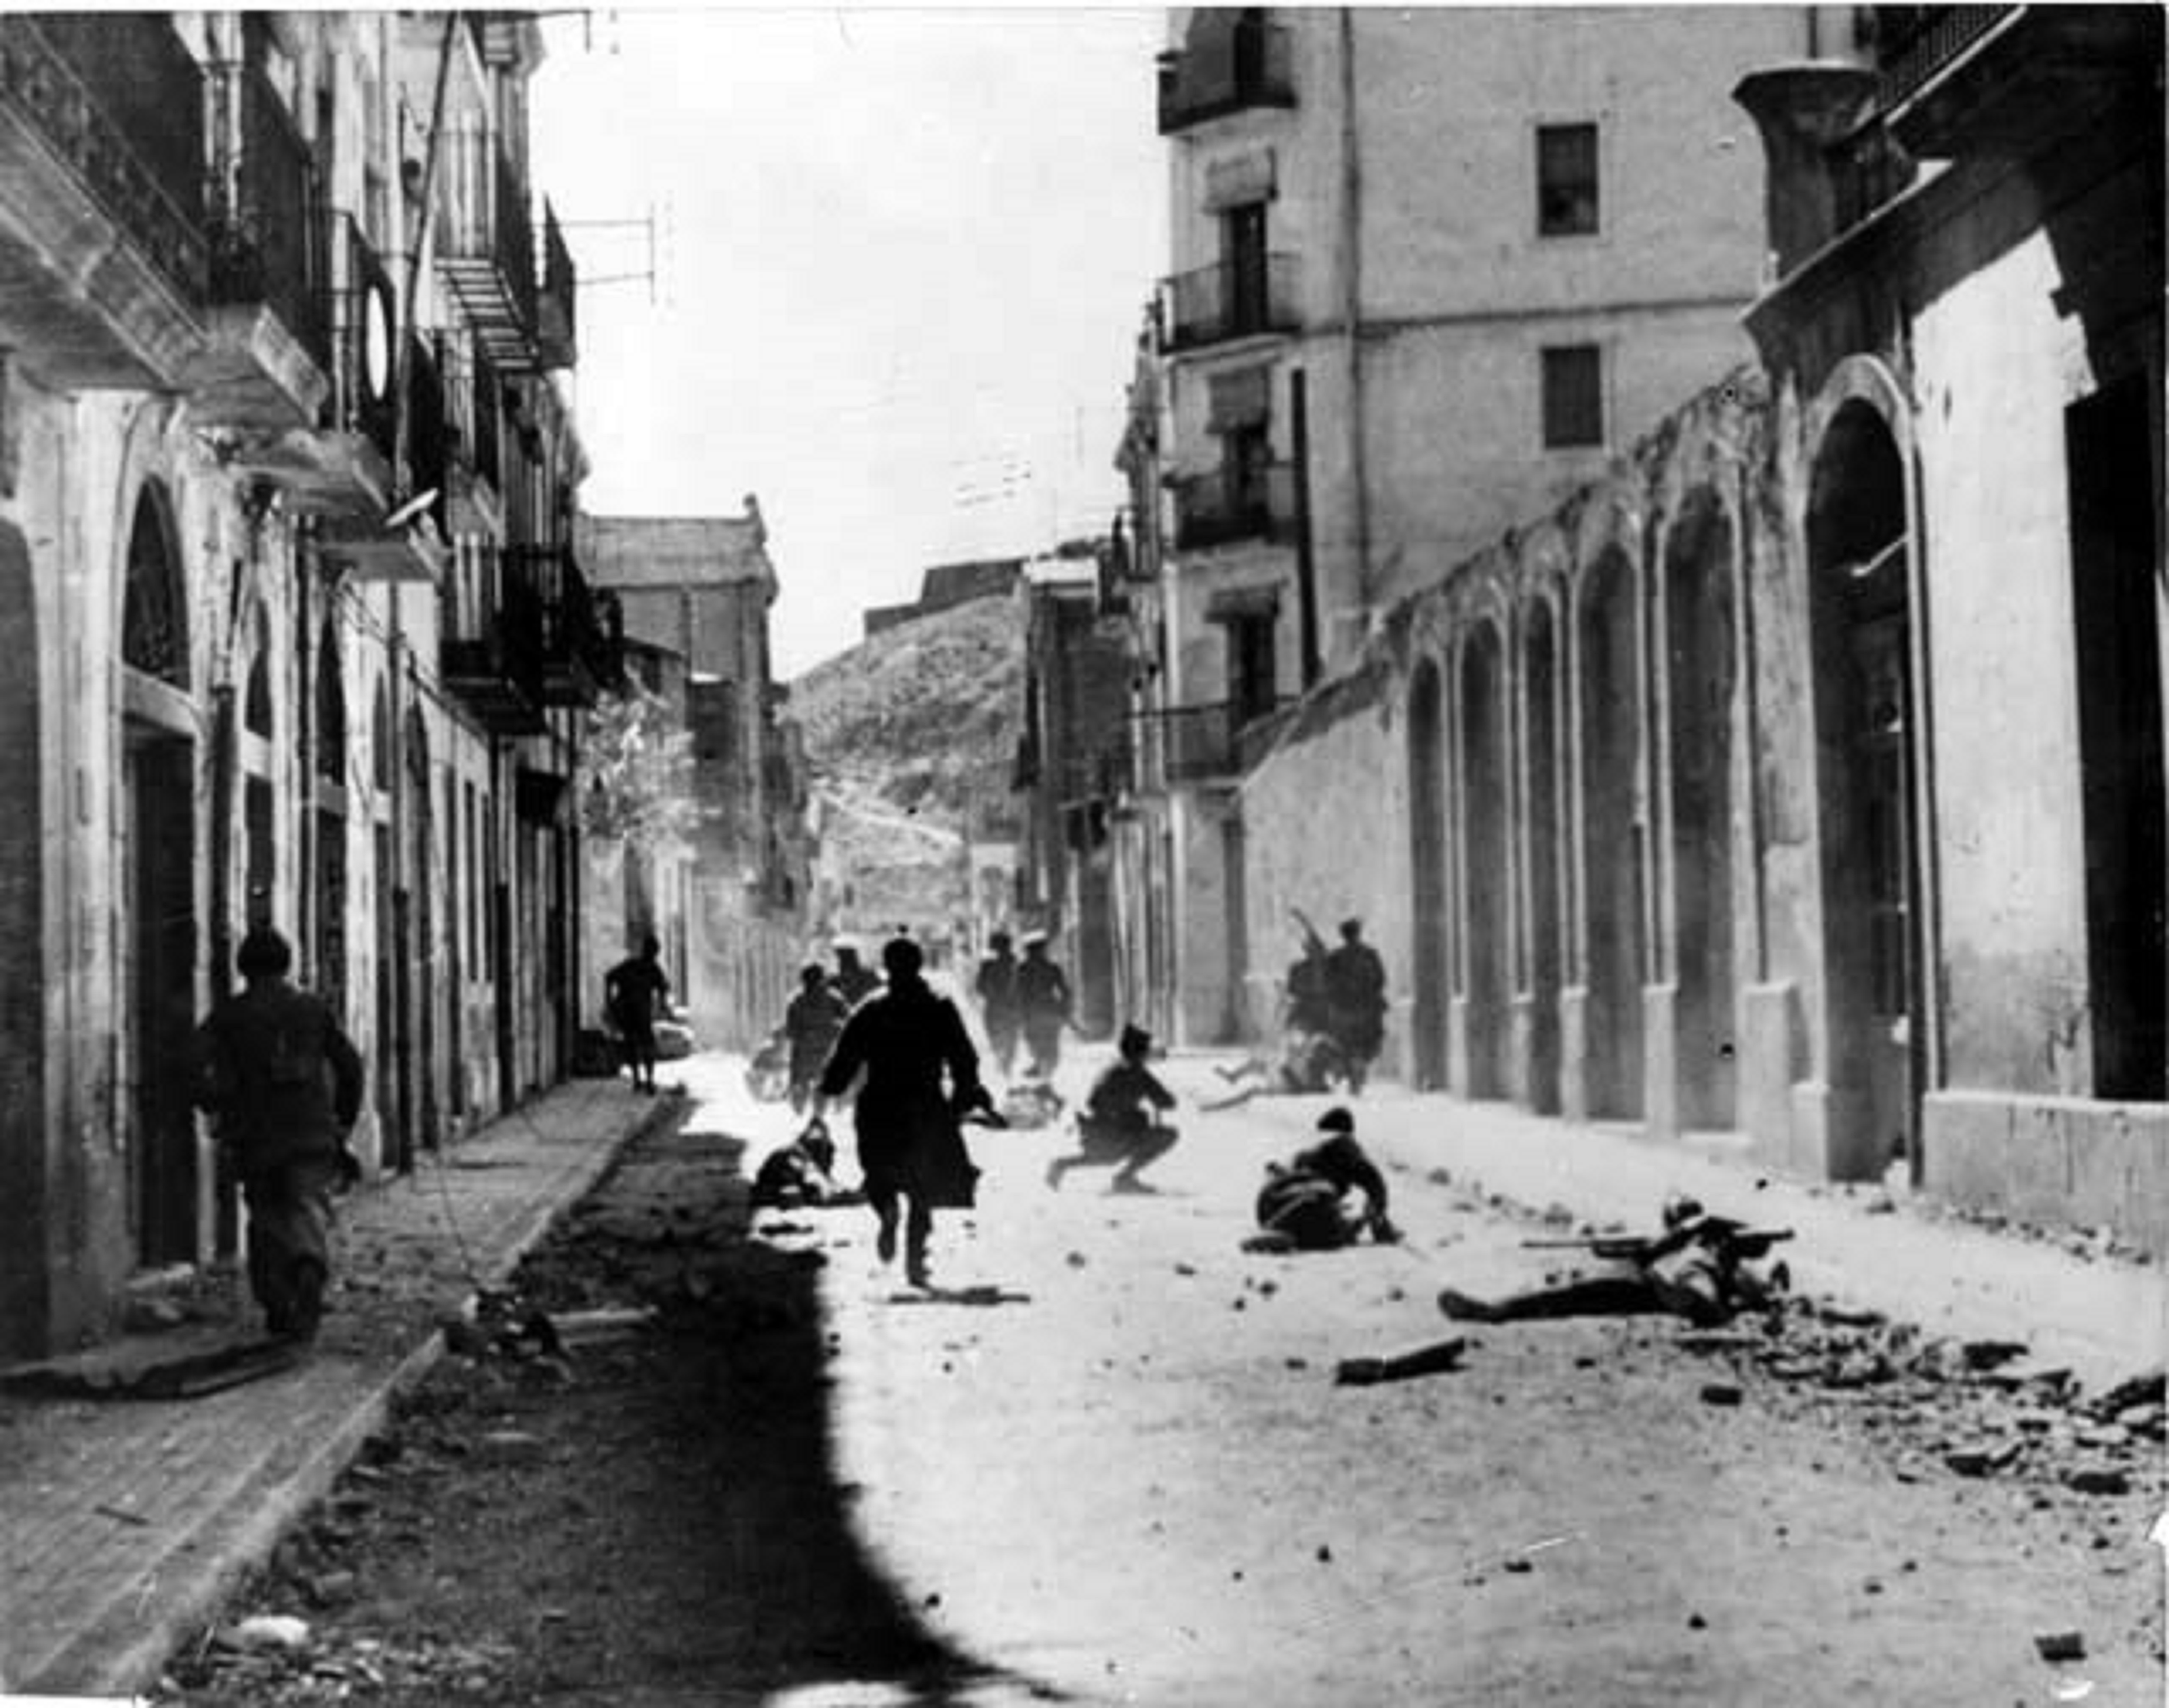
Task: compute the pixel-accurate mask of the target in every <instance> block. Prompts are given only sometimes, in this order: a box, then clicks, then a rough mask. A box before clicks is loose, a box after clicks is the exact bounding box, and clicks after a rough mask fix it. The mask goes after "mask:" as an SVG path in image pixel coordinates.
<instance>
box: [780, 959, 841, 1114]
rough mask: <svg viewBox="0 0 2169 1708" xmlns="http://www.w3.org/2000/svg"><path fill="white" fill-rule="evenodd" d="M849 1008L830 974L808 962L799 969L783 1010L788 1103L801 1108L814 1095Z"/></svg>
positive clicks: (794, 1107)
mask: <svg viewBox="0 0 2169 1708" xmlns="http://www.w3.org/2000/svg"><path fill="white" fill-rule="evenodd" d="M850 1017H851V1011H850V1008H849V1006H847V1005H846V1004H845V1001H844V998H843V996H842V994H841V993H840V992H839V991H838V990H837V989H836V987H834V985H832V984H830V983H829V975H828V974H827V973H826V972H825V971H823V970H822V968H821V967H819V966H816V965H813V964H812V963H808V964H807V966H804V967H802V968H801V969H800V970H799V973H798V994H797V996H795V997H793V998H791V1001H790V1003H789V1005H788V1006H786V1008H785V1009H784V1011H783V1034H784V1036H785V1037H786V1039H788V1040H790V1044H791V1108H792V1109H803V1108H805V1107H806V1104H807V1101H808V1100H809V1099H811V1098H812V1097H813V1088H814V1086H815V1085H816V1084H817V1083H819V1080H820V1077H821V1070H822V1069H823V1067H827V1066H828V1065H829V1051H831V1050H833V1049H834V1048H835V1047H836V1040H837V1039H838V1038H839V1036H840V1035H842V1033H843V1030H844V1022H845V1021H846V1020H848V1019H850Z"/></svg>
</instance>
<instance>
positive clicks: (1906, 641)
mask: <svg viewBox="0 0 2169 1708" xmlns="http://www.w3.org/2000/svg"><path fill="white" fill-rule="evenodd" d="M1807 522H1808V525H1807V537H1808V575H1809V621H1810V624H1811V625H1812V630H1813V636H1814V639H1813V647H1814V658H1815V758H1816V780H1817V804H1818V809H1819V815H1820V844H1821V847H1820V859H1821V875H1822V888H1823V907H1822V930H1823V1003H1824V1009H1825V1014H1826V1016H1827V1019H1826V1025H1827V1027H1828V1035H1829V1040H1830V1064H1829V1068H1828V1075H1829V1080H1830V1088H1831V1108H1830V1110H1829V1113H1828V1116H1827V1120H1828V1131H1829V1132H1830V1134H1831V1168H1832V1169H1833V1171H1834V1172H1836V1173H1840V1174H1842V1175H1850V1176H1859V1177H1866V1176H1872V1175H1875V1174H1879V1173H1881V1172H1882V1171H1883V1169H1884V1167H1886V1166H1887V1165H1888V1164H1889V1162H1890V1160H1891V1159H1892V1158H1893V1157H1899V1156H1910V1155H1911V1154H1912V1152H1913V1148H1914V1134H1915V1131H1916V1125H1915V1122H1916V1107H1917V1105H1916V1084H1917V1079H1918V1076H1917V1074H1916V1071H1915V1067H1914V1052H1915V1050H1916V1047H1917V1045H1918V1043H1919V1041H1920V1040H1919V1039H1918V1037H1917V1032H1918V1028H1917V1026H1916V1018H1917V1017H1918V1015H1919V1014H1920V1004H1919V1002H1918V1000H1917V992H1918V989H1919V983H1918V978H1919V975H1918V969H1917V966H1916V954H1915V944H1914V931H1915V923H1914V922H1915V921H1916V918H1917V917H1918V912H1917V910H1918V905H1919V902H1918V896H1919V879H1918V873H1917V870H1916V829H1915V825H1914V814H1913V779H1914V764H1915V754H1914V751H1913V736H1912V718H1911V673H1910V669H1909V662H1908V661H1909V657H1910V654H1911V640H1912V635H1911V630H1912V612H1911V604H1910V592H1909V588H1908V584H1907V583H1908V577H1909V564H1908V556H1909V554H1908V551H1907V549H1906V525H1905V463H1904V460H1903V457H1902V455H1901V454H1900V450H1899V448H1898V442H1897V439H1895V436H1894V435H1893V434H1892V432H1891V429H1890V426H1889V423H1888V422H1886V421H1885V420H1884V418H1883V416H1882V414H1881V413H1880V412H1879V411H1878V410H1876V408H1875V407H1873V406H1872V405H1871V404H1869V403H1868V402H1864V401H1863V400H1861V399H1858V398H1855V399H1853V400H1852V401H1849V402H1846V403H1844V404H1842V405H1841V407H1839V409H1838V410H1837V412H1836V414H1835V415H1834V416H1833V417H1832V418H1831V423H1830V426H1829V428H1827V429H1826V430H1825V433H1824V434H1823V438H1822V441H1821V443H1820V445H1819V446H1818V447H1817V449H1816V452H1815V466H1814V473H1813V475H1812V477H1811V480H1810V484H1809V494H1808V518H1807Z"/></svg>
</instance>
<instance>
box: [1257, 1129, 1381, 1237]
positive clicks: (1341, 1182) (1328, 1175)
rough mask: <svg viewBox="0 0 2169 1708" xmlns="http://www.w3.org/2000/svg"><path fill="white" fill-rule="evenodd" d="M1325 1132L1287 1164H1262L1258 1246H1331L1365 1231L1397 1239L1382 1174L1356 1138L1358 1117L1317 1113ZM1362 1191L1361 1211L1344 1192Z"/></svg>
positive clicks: (1360, 1235) (1322, 1131) (1360, 1234)
mask: <svg viewBox="0 0 2169 1708" xmlns="http://www.w3.org/2000/svg"><path fill="white" fill-rule="evenodd" d="M1318 1130H1319V1131H1320V1132H1321V1133H1323V1134H1324V1135H1325V1136H1324V1138H1323V1139H1322V1140H1320V1141H1319V1142H1318V1143H1317V1144H1315V1145H1313V1146H1311V1147H1310V1148H1309V1149H1308V1150H1305V1151H1298V1152H1297V1153H1296V1154H1295V1156H1294V1157H1292V1158H1291V1159H1290V1160H1289V1161H1287V1162H1286V1163H1266V1184H1264V1186H1262V1187H1261V1188H1260V1189H1259V1192H1258V1205H1257V1210H1258V1226H1260V1228H1261V1229H1263V1230H1264V1232H1263V1233H1262V1234H1261V1235H1260V1237H1259V1238H1258V1239H1257V1240H1256V1241H1255V1242H1254V1243H1255V1244H1256V1245H1257V1246H1259V1247H1260V1248H1265V1247H1271V1248H1276V1249H1277V1248H1286V1247H1292V1248H1294V1249H1296V1250H1298V1251H1334V1250H1337V1249H1338V1248H1340V1247H1342V1246H1345V1245H1353V1244H1354V1243H1355V1242H1356V1240H1358V1239H1359V1238H1361V1237H1362V1236H1363V1235H1364V1234H1365V1233H1368V1234H1369V1235H1370V1236H1371V1237H1372V1239H1373V1240H1374V1241H1376V1242H1378V1243H1379V1244H1381V1245H1390V1244H1393V1243H1394V1242H1396V1241H1398V1240H1399V1238H1400V1237H1401V1236H1400V1231H1399V1229H1398V1228H1396V1227H1395V1226H1394V1224H1393V1222H1392V1221H1390V1220H1389V1219H1388V1216H1387V1215H1386V1179H1385V1176H1383V1174H1381V1173H1379V1172H1378V1165H1377V1164H1376V1163H1373V1162H1372V1160H1371V1158H1370V1157H1368V1156H1367V1154H1365V1152H1364V1150H1363V1147H1362V1146H1361V1145H1359V1144H1357V1143H1356V1117H1355V1116H1354V1115H1351V1114H1350V1113H1349V1112H1348V1111H1347V1110H1346V1109H1328V1110H1326V1112H1325V1113H1324V1115H1320V1116H1319V1118H1318ZM1351 1192H1357V1193H1361V1194H1362V1199H1363V1203H1362V1208H1361V1209H1360V1210H1357V1209H1352V1208H1351V1207H1350V1206H1349V1205H1348V1203H1347V1198H1348V1195H1349V1194H1350V1193H1351Z"/></svg>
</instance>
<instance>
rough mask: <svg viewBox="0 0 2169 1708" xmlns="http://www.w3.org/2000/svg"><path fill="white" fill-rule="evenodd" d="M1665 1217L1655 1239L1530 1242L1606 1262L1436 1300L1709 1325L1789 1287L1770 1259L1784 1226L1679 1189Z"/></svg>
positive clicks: (1465, 1311)
mask: <svg viewBox="0 0 2169 1708" xmlns="http://www.w3.org/2000/svg"><path fill="white" fill-rule="evenodd" d="M1664 1222H1665V1231H1664V1232H1662V1233H1660V1234H1658V1235H1656V1236H1655V1237H1639V1236H1632V1235H1620V1236H1617V1237H1613V1236H1609V1235H1601V1236H1598V1237H1595V1238H1590V1239H1564V1240H1532V1241H1530V1242H1529V1244H1530V1245H1531V1246H1532V1247H1536V1248H1573V1249H1576V1250H1583V1251H1587V1252H1590V1253H1592V1254H1593V1255H1595V1256H1596V1257H1598V1258H1603V1259H1606V1260H1607V1262H1608V1263H1609V1264H1610V1268H1609V1269H1607V1271H1606V1272H1604V1273H1603V1274H1596V1275H1589V1276H1583V1277H1579V1278H1577V1279H1575V1280H1569V1281H1565V1282H1562V1283H1561V1284H1559V1285H1557V1286H1552V1287H1545V1288H1542V1289H1540V1290H1535V1291H1532V1292H1527V1293H1516V1294H1513V1295H1511V1296H1509V1297H1507V1298H1504V1299H1490V1300H1486V1299H1479V1298H1476V1297H1474V1296H1472V1295H1470V1294H1467V1293H1462V1292H1457V1291H1456V1290H1454V1289H1452V1288H1451V1287H1448V1288H1447V1289H1446V1290H1444V1291H1442V1292H1441V1293H1440V1294H1439V1296H1438V1307H1439V1309H1440V1310H1442V1311H1443V1312H1445V1313H1446V1314H1447V1316H1449V1317H1453V1318H1455V1319H1456V1320H1458V1321H1461V1322H1532V1321H1536V1320H1539V1319H1543V1318H1549V1317H1636V1316H1651V1315H1663V1316H1673V1317H1686V1318H1687V1321H1688V1322H1692V1323H1694V1324H1695V1325H1696V1326H1697V1328H1715V1327H1717V1326H1718V1325H1719V1324H1720V1323H1723V1322H1727V1321H1729V1319H1730V1318H1731V1317H1732V1316H1733V1315H1734V1314H1735V1312H1740V1311H1754V1310H1761V1309H1764V1308H1767V1306H1769V1305H1771V1304H1772V1302H1774V1301H1775V1300H1776V1297H1777V1295H1778V1294H1780V1293H1783V1291H1785V1290H1786V1289H1787V1288H1788V1287H1789V1286H1790V1285H1792V1276H1791V1274H1790V1272H1789V1271H1788V1269H1787V1268H1786V1266H1785V1265H1784V1264H1782V1263H1772V1262H1771V1261H1770V1248H1771V1247H1772V1246H1773V1245H1775V1244H1776V1243H1777V1242H1779V1241H1780V1240H1787V1239H1790V1238H1791V1237H1793V1236H1792V1232H1791V1230H1790V1229H1788V1228H1767V1229H1766V1228H1751V1227H1749V1226H1745V1224H1743V1223H1741V1222H1737V1221H1730V1220H1729V1219H1727V1218H1726V1217H1724V1216H1711V1215H1708V1213H1706V1212H1705V1211H1704V1210H1703V1207H1702V1205H1699V1204H1697V1202H1696V1201H1695V1200H1693V1199H1692V1198H1684V1197H1681V1198H1674V1199H1672V1200H1671V1201H1670V1202H1668V1203H1667V1204H1666V1205H1665V1209H1664Z"/></svg>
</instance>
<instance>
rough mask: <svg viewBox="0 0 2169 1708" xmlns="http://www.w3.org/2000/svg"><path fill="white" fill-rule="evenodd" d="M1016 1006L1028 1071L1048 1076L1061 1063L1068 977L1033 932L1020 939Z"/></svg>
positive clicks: (1042, 936)
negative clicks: (1028, 1057)
mask: <svg viewBox="0 0 2169 1708" xmlns="http://www.w3.org/2000/svg"><path fill="white" fill-rule="evenodd" d="M1016 993H1017V1008H1018V1010H1019V1012H1020V1013H1021V1015H1022V1017H1023V1021H1024V1043H1025V1048H1026V1049H1027V1050H1029V1051H1031V1071H1032V1072H1034V1073H1036V1074H1037V1075H1038V1076H1039V1077H1041V1078H1042V1079H1051V1078H1053V1077H1054V1070H1055V1069H1056V1068H1057V1067H1060V1066H1061V1065H1062V1029H1063V1027H1064V1026H1066V1025H1068V1024H1069V1003H1070V996H1069V977H1068V976H1067V975H1066V974H1064V973H1063V971H1062V969H1061V967H1059V966H1057V965H1056V964H1055V963H1054V962H1053V960H1049V959H1048V958H1047V937H1046V934H1044V933H1039V932H1036V933H1034V934H1032V935H1031V936H1030V937H1027V938H1026V939H1025V940H1024V960H1023V962H1022V963H1021V965H1020V966H1018V968H1017V974H1016Z"/></svg>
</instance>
